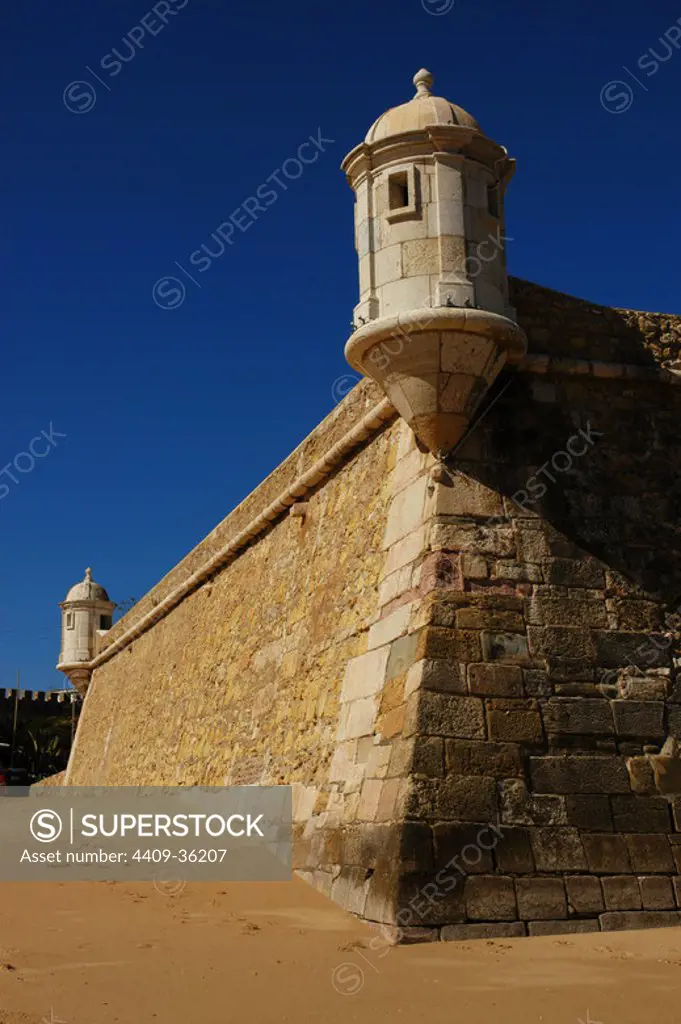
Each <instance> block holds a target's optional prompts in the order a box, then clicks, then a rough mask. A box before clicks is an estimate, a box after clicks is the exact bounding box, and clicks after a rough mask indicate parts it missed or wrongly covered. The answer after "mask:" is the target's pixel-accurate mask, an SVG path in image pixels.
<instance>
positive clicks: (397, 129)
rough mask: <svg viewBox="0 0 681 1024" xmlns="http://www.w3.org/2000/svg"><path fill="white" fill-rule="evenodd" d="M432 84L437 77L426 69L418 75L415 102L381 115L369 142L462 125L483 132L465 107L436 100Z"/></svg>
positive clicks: (372, 130)
mask: <svg viewBox="0 0 681 1024" xmlns="http://www.w3.org/2000/svg"><path fill="white" fill-rule="evenodd" d="M432 84H433V76H432V75H431V73H430V71H426V69H425V68H422V69H421V71H418V72H417V73H416V74H415V75H414V85H415V86H416V95H415V96H414V98H413V99H412V100H410V101H409V102H408V103H403V104H402V105H401V106H399V107H392V108H391V109H390V110H387V111H386V112H385V114H381V116H380V117H379V119H378V120H377V121H375V122H374V124H373V125H372V126H371V128H370V129H369V131H368V132H367V136H366V139H365V142H366V143H367V144H370V143H372V142H379V141H380V140H381V139H387V138H389V137H390V136H392V135H401V134H402V133H403V132H413V131H422V130H423V129H424V128H425V127H426V126H429V125H442V124H451V125H462V126H464V127H466V128H475V129H476V131H481V128H480V125H479V124H478V122H477V121H476V120H475V118H474V117H471V115H470V114H469V113H467V112H466V111H465V110H464V109H463V108H462V107H457V105H456V104H455V103H450V101H449V100H446V99H444V98H443V97H442V96H433V95H432V93H431V91H430V89H431V86H432Z"/></svg>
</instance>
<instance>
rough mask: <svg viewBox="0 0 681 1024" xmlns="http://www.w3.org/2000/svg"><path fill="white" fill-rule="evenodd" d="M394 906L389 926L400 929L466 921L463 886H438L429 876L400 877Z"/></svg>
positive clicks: (419, 873)
mask: <svg viewBox="0 0 681 1024" xmlns="http://www.w3.org/2000/svg"><path fill="white" fill-rule="evenodd" d="M397 904H398V910H397V913H396V914H395V915H394V920H392V921H391V922H390V923H391V924H397V925H399V926H400V927H402V928H414V927H416V928H427V927H434V926H440V925H443V924H457V923H458V922H460V921H464V920H465V913H464V893H463V886H462V885H458V886H456V887H453V886H451V885H439V884H438V882H437V881H436V879H435V878H434V876H433V875H432V874H424V873H422V872H417V873H415V874H409V875H403V876H402V878H401V879H400V882H399V897H398V900H397ZM367 916H370V915H369V914H368V913H367ZM375 920H379V918H375Z"/></svg>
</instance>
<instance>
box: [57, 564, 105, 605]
mask: <svg viewBox="0 0 681 1024" xmlns="http://www.w3.org/2000/svg"><path fill="white" fill-rule="evenodd" d="M68 601H109V595H108V594H107V592H106V590H105V589H104V587H100V585H99V583H95V581H94V580H93V579H92V569H86V570H85V578H84V579H83V580H82V581H81V582H80V583H76V585H75V586H73V587H71V589H70V590H69V592H68V594H67V595H66V598H65V602H68ZM109 603H110V602H109Z"/></svg>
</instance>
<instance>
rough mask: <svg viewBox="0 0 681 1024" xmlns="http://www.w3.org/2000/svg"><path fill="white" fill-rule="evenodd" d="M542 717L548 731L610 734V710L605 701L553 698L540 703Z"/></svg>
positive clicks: (611, 724) (611, 719)
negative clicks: (542, 703)
mask: <svg viewBox="0 0 681 1024" xmlns="http://www.w3.org/2000/svg"><path fill="white" fill-rule="evenodd" d="M542 718H543V719H544V727H545V729H546V731H547V732H548V733H566V734H569V735H571V734H576V735H579V734H584V735H601V736H603V735H605V736H607V735H611V734H612V733H613V732H614V726H613V718H612V712H611V710H610V707H609V705H608V702H607V701H604V700H585V699H583V698H570V697H568V698H566V699H558V698H554V699H553V700H549V701H548V702H547V703H546V704H544V705H542Z"/></svg>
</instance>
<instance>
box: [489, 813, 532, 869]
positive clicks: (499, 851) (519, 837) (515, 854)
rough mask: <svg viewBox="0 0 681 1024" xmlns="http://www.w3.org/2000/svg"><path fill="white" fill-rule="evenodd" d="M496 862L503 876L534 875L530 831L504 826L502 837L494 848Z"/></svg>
mask: <svg viewBox="0 0 681 1024" xmlns="http://www.w3.org/2000/svg"><path fill="white" fill-rule="evenodd" d="M494 860H495V863H496V866H497V870H498V871H500V872H501V874H507V873H510V874H514V875H520V874H532V872H533V871H534V856H533V855H532V844H531V843H530V833H529V829H525V828H515V827H514V826H510V825H503V826H502V837H501V839H500V841H499V843H498V844H497V845H496V846H495V848H494Z"/></svg>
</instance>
